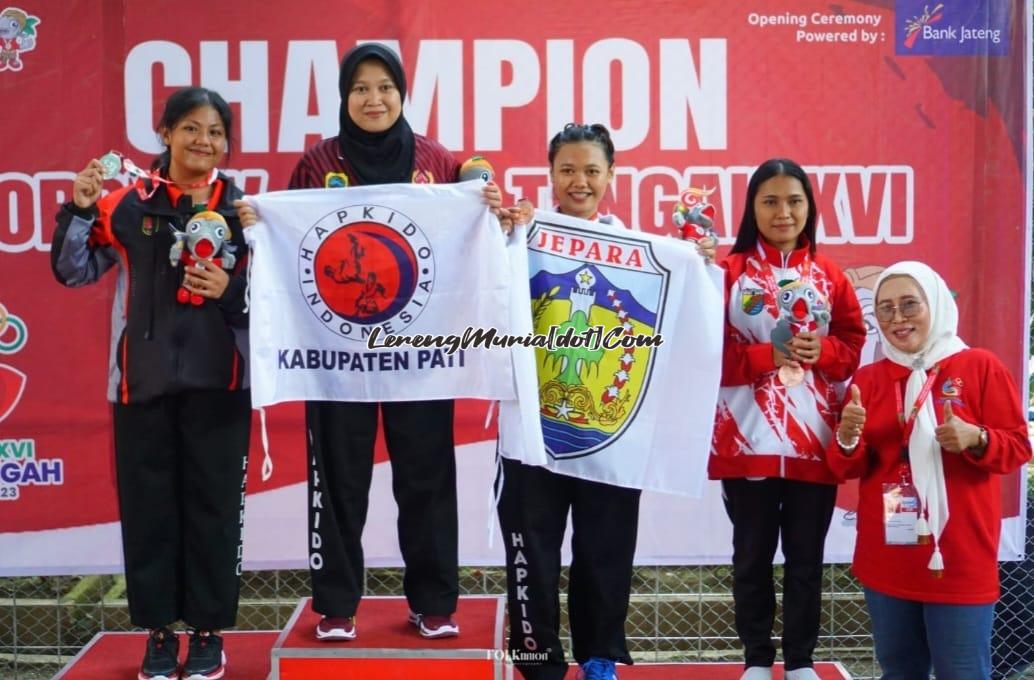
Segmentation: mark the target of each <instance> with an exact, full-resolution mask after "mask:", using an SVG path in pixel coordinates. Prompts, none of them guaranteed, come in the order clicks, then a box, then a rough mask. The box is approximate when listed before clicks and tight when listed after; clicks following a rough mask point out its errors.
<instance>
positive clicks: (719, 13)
mask: <svg viewBox="0 0 1034 680" xmlns="http://www.w3.org/2000/svg"><path fill="white" fill-rule="evenodd" d="M18 1H19V4H18V5H17V6H9V7H6V8H2V11H0V14H3V15H4V16H11V17H14V18H15V19H18V20H20V21H21V26H22V27H21V28H20V29H19V33H18V34H16V35H14V36H13V37H12V36H8V35H7V34H6V33H3V34H0V48H2V49H0V92H2V93H3V99H4V101H6V102H8V106H7V107H6V108H4V110H3V112H2V113H0V120H2V126H3V129H4V135H3V143H2V149H3V153H2V154H0V544H2V545H4V546H17V545H19V543H18V541H17V540H16V539H17V538H18V536H17V535H18V534H19V532H40V531H46V530H60V529H69V528H73V527H85V526H92V525H102V524H107V523H112V522H114V521H116V520H117V518H118V508H117V502H116V499H115V494H114V477H113V470H114V466H113V463H112V445H111V436H110V408H109V406H108V405H107V404H106V402H105V400H104V394H105V384H106V381H107V375H108V346H109V345H108V342H109V340H108V338H109V333H110V319H109V310H110V300H111V296H112V293H113V283H112V282H113V279H114V277H111V276H109V277H107V281H105V282H103V283H102V284H101V285H96V286H93V287H90V288H86V289H81V290H67V289H63V288H62V287H60V286H59V285H58V284H57V283H56V282H55V281H54V279H53V277H52V275H51V273H50V267H49V261H48V259H49V249H50V243H51V238H52V234H53V230H54V221H53V215H54V213H55V212H56V210H57V207H58V205H59V204H60V203H61V202H63V201H66V200H68V199H69V197H70V191H71V182H72V179H73V177H74V175H75V173H76V172H77V171H78V170H79V169H81V168H82V167H83V166H84V165H85V164H86V163H87V162H88V161H89V159H91V158H94V157H97V156H99V155H101V154H103V153H104V152H106V151H108V150H110V149H114V150H117V151H120V152H121V153H123V154H124V155H125V156H127V157H129V158H131V159H133V160H134V161H135V162H136V163H137V164H138V165H141V166H144V165H145V164H149V163H150V161H151V159H152V158H153V156H154V155H155V154H156V152H157V151H158V150H159V146H158V140H157V136H156V135H155V132H154V124H155V121H156V120H157V116H158V114H159V112H160V108H161V105H162V103H163V102H164V100H165V98H166V97H167V96H168V95H169V94H170V93H171V92H172V91H174V90H175V89H176V88H178V87H181V86H184V85H190V84H200V85H204V86H206V87H210V88H213V89H215V90H218V91H219V92H220V93H222V94H223V95H224V97H225V98H226V99H227V100H228V101H230V102H231V104H232V107H233V110H234V113H235V116H236V120H235V124H236V131H235V139H234V140H233V152H232V155H231V156H230V157H229V159H228V160H227V161H226V165H227V167H228V168H229V169H230V170H231V171H232V174H234V175H235V176H236V178H237V179H238V181H239V183H240V184H242V185H243V187H244V188H245V190H246V191H248V192H250V193H257V192H261V191H266V190H277V189H283V188H285V187H286V183H287V178H288V176H289V173H290V171H291V169H292V168H293V167H294V164H295V163H296V162H297V160H298V158H299V156H300V154H301V153H302V151H303V150H304V149H306V148H307V147H309V146H311V145H312V144H313V143H315V142H316V141H317V140H319V139H321V138H323V137H326V136H330V135H333V134H336V131H337V118H338V105H339V99H338V92H337V74H338V64H339V61H340V57H341V55H342V54H343V53H344V52H345V51H347V50H348V49H349V48H350V47H352V46H353V45H355V44H356V43H357V42H360V41H369V40H376V41H384V42H388V43H389V44H391V45H392V46H394V47H395V48H396V49H397V50H398V51H399V53H400V54H401V55H402V59H403V62H404V65H405V68H406V73H407V77H408V79H409V96H408V100H407V102H406V106H405V109H404V111H405V114H406V116H407V118H408V120H409V121H410V123H411V125H412V126H413V128H414V129H415V130H416V131H417V132H421V133H426V134H428V135H429V136H432V137H434V138H436V139H438V140H439V141H441V142H442V143H443V144H445V145H446V146H447V147H448V148H449V149H450V150H452V151H453V152H454V153H455V155H456V156H457V158H459V159H463V158H466V157H469V156H470V155H473V154H482V155H484V156H486V157H487V158H488V159H489V160H490V161H491V162H492V164H493V165H494V166H495V169H496V173H497V181H498V182H499V183H500V184H501V185H502V186H503V188H504V191H505V192H506V193H507V194H508V195H509V196H510V197H512V198H517V197H520V196H527V197H529V198H531V199H532V200H533V201H535V202H536V203H537V204H539V205H544V204H548V203H549V202H550V200H551V195H550V189H549V186H548V177H547V162H546V145H547V142H548V140H549V138H550V137H551V135H552V134H554V133H555V132H556V131H558V130H559V129H560V128H561V127H562V126H563V125H564V124H565V123H567V122H569V121H572V120H573V121H584V122H602V123H604V124H606V125H608V126H609V127H611V129H612V130H613V136H614V140H615V143H616V146H617V168H618V170H617V176H616V179H615V182H614V184H613V190H612V191H611V192H610V193H609V195H608V198H607V203H608V205H609V207H610V209H611V210H612V211H613V212H616V213H617V214H618V215H619V216H620V217H621V218H622V219H623V220H624V221H625V222H626V224H628V225H629V226H630V227H631V228H634V229H641V230H644V231H654V232H663V233H667V232H671V231H672V227H671V224H670V215H671V211H672V208H673V206H674V203H675V201H676V200H677V199H678V194H679V192H680V189H681V188H684V187H687V186H690V185H692V186H695V187H705V188H709V189H710V188H713V189H715V192H714V193H713V194H712V195H711V198H710V200H711V202H712V203H714V204H715V205H716V206H717V207H718V220H717V226H718V229H719V233H720V236H721V238H722V243H723V248H724V247H727V246H728V245H729V244H731V243H732V241H733V239H734V236H735V232H736V228H737V225H738V221H739V218H740V214H741V211H742V203H743V198H744V194H745V191H746V184H747V179H748V177H749V175H750V172H751V171H752V169H753V168H754V167H756V166H757V165H758V164H759V163H760V162H761V161H763V160H765V159H766V158H769V157H773V156H787V157H791V158H793V159H795V160H797V161H798V162H799V163H801V164H802V165H803V166H805V168H806V169H807V170H808V171H809V173H810V174H811V177H812V180H813V183H814V187H815V194H816V201H817V202H818V205H819V209H820V214H821V221H820V224H819V247H820V248H822V249H823V251H824V252H826V253H827V254H829V255H831V256H832V257H833V258H834V259H835V260H836V261H837V262H838V263H840V265H841V266H842V267H843V268H845V269H847V270H848V273H849V275H850V276H851V277H852V278H853V281H854V282H855V285H856V287H857V288H858V290H859V294H860V296H861V298H862V301H863V304H865V303H870V302H871V290H870V289H871V285H872V283H873V282H874V281H875V277H876V275H877V274H878V272H879V271H880V269H882V267H884V266H886V265H887V264H889V263H891V262H894V261H897V260H902V259H920V260H923V261H925V262H927V263H929V264H931V265H932V266H933V267H934V268H936V269H937V270H938V271H939V272H941V273H942V274H943V275H944V277H945V279H946V280H947V281H948V283H949V285H950V286H951V288H952V289H953V290H954V291H956V292H957V296H958V297H957V299H958V303H959V308H960V312H961V335H962V337H963V338H965V339H966V341H967V342H969V344H971V345H976V346H982V347H987V348H990V349H991V350H993V351H994V352H996V353H997V354H998V356H999V357H1001V358H1002V360H1003V361H1004V362H1005V363H1006V365H1007V366H1008V367H1009V368H1010V370H1012V371H1013V374H1014V377H1015V378H1016V381H1017V384H1018V387H1017V389H1023V388H1022V386H1023V385H1024V384H1025V382H1026V358H1027V346H1026V337H1027V323H1028V320H1027V311H1026V310H1027V304H1026V300H1027V297H1026V295H1025V294H1026V293H1027V281H1028V278H1029V276H1028V262H1029V260H1030V256H1029V255H1030V253H1029V241H1030V229H1029V222H1030V219H1029V207H1030V204H1031V195H1030V189H1029V186H1030V177H1029V168H1028V167H1027V161H1028V156H1029V152H1030V147H1029V136H1028V124H1029V121H1030V111H1029V102H1030V92H1029V90H1028V87H1029V82H1030V54H1029V51H1028V50H1029V48H1030V42H1031V36H1030V29H1029V27H1028V23H1029V19H1030V15H1031V12H1030V7H1029V6H1027V5H1026V4H1025V2H1023V1H1022V0H1015V1H1005V0H1003V1H1002V2H998V3H991V4H993V5H996V7H995V9H994V11H991V10H990V9H988V10H986V11H970V10H969V9H966V10H965V11H964V10H963V9H962V8H961V6H962V5H963V4H966V3H945V6H944V8H943V9H942V13H943V16H942V17H941V18H940V19H939V20H938V23H937V24H936V26H937V27H939V28H947V27H951V26H955V27H956V28H957V29H958V31H959V36H960V37H959V38H957V39H956V40H957V42H958V44H957V45H955V44H953V45H947V43H944V42H943V41H944V40H947V38H946V37H944V36H942V34H941V33H938V32H936V31H931V30H930V28H929V26H933V24H932V23H930V17H926V18H925V19H924V18H923V16H922V8H921V7H920V9H919V10H916V9H915V6H916V3H915V2H913V1H911V0H897V1H896V2H895V1H889V0H884V1H878V0H872V1H869V2H861V1H852V0H846V1H844V2H840V3H836V4H830V3H827V2H816V1H812V0H794V1H790V0H785V1H766V2H745V3H732V2H727V1H724V0H706V1H701V2H696V3H685V2H679V1H672V2H639V3H629V2H622V1H620V0H599V1H598V2H596V3H594V4H592V5H591V6H582V5H571V4H564V3H536V4H535V6H534V8H531V7H529V6H528V5H527V4H522V3H484V2H473V1H471V0H451V1H448V2H445V1H443V0H435V1H432V2H425V3H398V2H388V3H376V2H374V3H370V2H353V1H350V0H334V1H329V0H327V1H319V0H296V1H295V2H293V3H291V4H290V6H289V7H288V6H284V5H283V4H277V3H254V2H243V1H240V0H225V1H223V2H214V3H212V2H209V3H200V2H193V1H190V0H188V1H187V2H183V1H177V2H171V1H166V0H156V1H152V2H146V3H142V2H129V1H128V0H122V1H115V0H112V1H111V2H101V3H99V2H91V1H88V0H66V1H64V2H60V3H57V2H44V1H40V0H32V1H30V0H18ZM921 4H922V3H920V5H921ZM984 4H986V3H984ZM974 6H980V7H982V6H983V5H982V4H981V3H979V2H978V3H976V5H974ZM999 6H1001V7H999ZM967 7H968V4H967ZM1003 8H1004V9H1003ZM12 12H15V13H12ZM22 17H24V18H25V19H24V20H23V19H22ZM913 26H918V28H915V29H913V28H912V27H913ZM924 26H926V28H924ZM978 29H983V30H982V32H981V31H978ZM4 30H6V29H2V28H0V31H4ZM966 30H969V31H970V33H969V34H966V33H965V31H966ZM966 35H969V38H968V40H966V39H961V38H964V36H966ZM949 48H950V50H952V51H948V52H945V51H944V50H948V49H949ZM960 50H961V51H960ZM942 54H944V55H949V56H942ZM5 55H6V56H5ZM11 55H13V56H11ZM108 185H109V186H108V188H109V189H114V188H116V187H117V186H118V185H117V182H114V181H112V182H109V183H108ZM867 295H869V298H868V299H867V297H866V296H867ZM868 311H869V314H870V316H868V317H867V318H868V320H869V321H870V330H871V335H870V340H871V342H870V344H869V345H867V349H866V359H867V360H871V359H872V358H873V357H874V356H878V353H879V348H878V346H877V345H876V343H875V338H874V334H875V325H874V324H872V323H871V322H872V317H871V304H869V306H868ZM483 419H484V407H483V405H479V404H467V405H464V406H462V407H461V409H460V417H459V419H458V420H459V422H458V424H457V430H458V433H459V440H460V441H461V442H475V441H484V440H488V439H491V438H493V437H494V431H492V430H486V429H484V427H483ZM256 420H257V419H256ZM269 432H270V435H271V445H272V449H273V451H274V452H275V453H276V455H277V472H276V474H275V475H274V476H273V478H272V479H271V480H270V481H268V482H262V481H261V479H260V478H259V477H258V469H259V466H258V465H252V471H251V473H250V476H249V480H248V485H249V493H250V494H252V495H255V494H262V493H265V492H271V491H275V490H277V489H280V488H283V487H287V486H291V485H297V484H299V483H301V482H302V481H303V480H304V478H305V467H304V460H303V457H304V456H303V448H304V447H303V438H302V429H301V408H300V406H298V405H292V406H285V407H278V408H276V409H273V410H272V411H271V412H270V427H269ZM256 433H257V430H256ZM254 440H255V442H256V443H257V442H258V437H257V436H256V437H255V438H254ZM379 455H380V456H381V457H382V458H383V453H380V454H379ZM1005 488H1006V493H1005V508H1004V509H1005V511H1006V515H1007V516H1017V515H1018V514H1019V513H1020V512H1021V510H1020V505H1021V498H1022V480H1021V478H1020V476H1019V475H1015V476H1013V477H1011V478H1009V479H1008V480H1006V482H1005ZM477 493H479V494H480V493H482V490H480V489H479V490H478V491H477ZM484 493H486V494H487V490H484ZM851 503H852V501H851V499H850V492H848V491H845V493H844V495H843V498H842V501H841V505H842V506H843V507H842V510H844V511H846V512H848V513H849V512H850V510H851ZM290 512H294V513H297V514H299V515H300V514H301V512H302V508H301V507H298V508H291V509H290ZM680 524H682V522H680ZM1021 526H1022V525H1021ZM1006 533H1007V534H1008V531H1007V532H1006ZM48 535H52V534H48ZM1014 538H1015V537H1014ZM5 540H6V541H9V543H4V541H5ZM1003 540H1005V541H1009V540H1012V539H1010V538H1009V536H1008V535H1007V536H1006V537H1005V538H1004V539H1003ZM692 545H693V544H692V543H691V544H690V547H689V548H688V552H687V549H684V550H682V552H685V553H686V554H685V555H683V556H684V557H685V558H686V561H698V560H702V559H710V557H705V556H713V555H714V551H713V550H710V549H701V550H699V551H697V550H696V549H694V548H693V547H692ZM1015 545H1016V546H1022V534H1020V535H1019V542H1018V543H1016V544H1015ZM37 550H38V549H37ZM1013 550H1014V551H1015V550H1022V547H1019V548H1013ZM45 552H46V551H43V553H44V554H36V555H35V556H25V555H22V556H20V557H18V558H17V559H14V561H15V562H16V563H17V565H20V566H12V565H11V564H9V563H7V562H5V560H6V559H8V557H7V556H8V555H11V554H12V553H11V552H10V550H0V574H2V573H12V572H31V571H32V570H33V565H36V566H38V569H37V570H38V571H41V572H54V571H57V572H60V571H61V570H62V566H61V565H59V564H53V563H52V560H50V559H49V558H48V556H47V554H45ZM1006 552H1008V551H1006ZM641 553H642V546H641ZM849 553H850V547H849V546H843V547H842V548H841V549H839V550H835V551H833V553H831V555H832V556H834V557H837V556H839V557H841V558H842V557H843V556H844V555H849ZM109 557H110V556H109ZM475 557H476V556H475V555H467V556H465V559H474V558H475ZM11 559H13V558H11ZM644 559H649V554H648V555H647V556H646V557H645V558H644ZM673 559H674V558H673ZM723 559H724V558H723ZM34 560H35V561H34ZM105 560H107V561H105ZM111 560H115V561H117V555H116V556H114V557H111V558H110V559H108V558H107V557H106V558H104V559H101V558H99V557H98V558H96V559H94V558H92V557H84V558H83V562H82V564H76V565H70V566H69V568H70V569H73V568H74V569H79V570H81V569H86V570H88V569H89V567H90V565H94V566H96V567H97V568H98V569H100V568H108V567H110V566H111V565H112V564H114V562H112V561H111Z"/></svg>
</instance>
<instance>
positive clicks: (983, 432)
mask: <svg viewBox="0 0 1034 680" xmlns="http://www.w3.org/2000/svg"><path fill="white" fill-rule="evenodd" d="M977 427H978V428H980V440H979V442H978V443H977V445H976V446H975V447H973V448H971V449H970V451H971V452H972V453H974V454H976V455H978V456H982V455H983V454H984V450H985V449H987V444H988V442H989V441H990V439H989V438H988V436H987V428H986V427H984V426H983V425H977Z"/></svg>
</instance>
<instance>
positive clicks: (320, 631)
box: [316, 616, 356, 642]
mask: <svg viewBox="0 0 1034 680" xmlns="http://www.w3.org/2000/svg"><path fill="white" fill-rule="evenodd" d="M355 635H356V633H355V617H354V616H349V617H348V618H345V617H339V616H324V617H323V618H322V619H320V622H319V623H318V624H316V639H317V640H321V641H323V642H341V641H348V640H354V639H355Z"/></svg>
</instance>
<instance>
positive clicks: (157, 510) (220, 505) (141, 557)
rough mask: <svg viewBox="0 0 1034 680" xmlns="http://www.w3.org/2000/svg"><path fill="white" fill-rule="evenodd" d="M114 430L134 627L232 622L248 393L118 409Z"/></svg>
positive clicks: (214, 626) (197, 394)
mask: <svg viewBox="0 0 1034 680" xmlns="http://www.w3.org/2000/svg"><path fill="white" fill-rule="evenodd" d="M114 426H115V468H116V474H117V477H118V500H119V511H120V513H121V517H122V552H123V556H124V558H125V569H126V591H127V597H128V600H129V617H130V621H132V622H133V624H134V625H136V626H141V627H144V628H158V627H161V626H165V625H168V624H171V623H174V622H176V621H179V620H182V621H184V622H186V623H187V624H188V625H190V626H193V627H195V628H200V629H211V630H218V629H221V628H227V627H230V626H232V625H234V623H235V622H236V620H237V600H238V596H239V593H240V574H241V528H242V525H243V523H244V483H245V474H246V472H247V466H248V439H249V436H250V435H251V394H250V393H249V392H248V391H246V390H245V391H237V392H227V391H222V390H213V391H194V392H184V393H182V394H177V395H171V396H165V397H160V398H158V399H155V400H153V401H149V402H147V403H144V404H115V405H114Z"/></svg>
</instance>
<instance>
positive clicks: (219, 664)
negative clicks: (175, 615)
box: [180, 630, 226, 680]
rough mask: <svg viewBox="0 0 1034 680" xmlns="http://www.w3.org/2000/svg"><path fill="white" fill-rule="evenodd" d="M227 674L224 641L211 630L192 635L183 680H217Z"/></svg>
mask: <svg viewBox="0 0 1034 680" xmlns="http://www.w3.org/2000/svg"><path fill="white" fill-rule="evenodd" d="M225 672H226V654H225V653H224V652H223V639H222V638H221V637H219V636H218V635H216V634H215V633H213V632H212V631H210V630H194V631H191V633H190V646H189V647H187V660H186V661H185V662H183V675H182V676H180V677H181V678H183V680H216V678H221V677H223V674H224V673H225Z"/></svg>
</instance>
